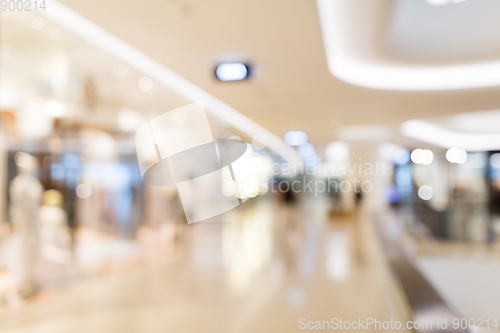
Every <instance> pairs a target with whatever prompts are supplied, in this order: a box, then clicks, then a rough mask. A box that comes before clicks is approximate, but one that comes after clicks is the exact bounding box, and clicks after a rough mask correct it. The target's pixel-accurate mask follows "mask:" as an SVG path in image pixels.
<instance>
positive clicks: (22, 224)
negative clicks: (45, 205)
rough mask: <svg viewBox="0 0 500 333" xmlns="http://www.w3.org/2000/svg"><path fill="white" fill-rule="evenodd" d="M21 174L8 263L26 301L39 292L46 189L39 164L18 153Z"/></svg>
mask: <svg viewBox="0 0 500 333" xmlns="http://www.w3.org/2000/svg"><path fill="white" fill-rule="evenodd" d="M16 165H17V168H18V175H17V176H16V177H15V178H14V179H13V180H12V182H11V183H10V188H9V192H10V209H9V213H10V219H11V223H12V227H13V231H14V234H13V235H12V237H11V240H10V244H9V245H10V246H9V250H10V251H9V252H10V253H8V263H7V267H8V270H9V272H10V273H11V274H12V276H13V278H14V283H15V286H16V288H17V290H18V292H19V294H20V296H21V297H23V298H29V297H31V296H33V295H34V294H35V293H36V291H37V288H36V283H35V265H36V262H37V259H38V252H39V230H38V210H39V208H40V203H41V198H42V193H43V186H42V184H41V183H40V181H39V180H38V179H37V178H36V177H35V175H34V174H35V171H36V168H37V166H38V162H37V160H36V158H35V157H33V156H31V155H30V154H27V153H23V152H19V153H17V154H16Z"/></svg>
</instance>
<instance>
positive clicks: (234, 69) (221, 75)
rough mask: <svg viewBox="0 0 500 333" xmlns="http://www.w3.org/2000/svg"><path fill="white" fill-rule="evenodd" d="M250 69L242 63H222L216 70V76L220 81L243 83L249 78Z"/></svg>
mask: <svg viewBox="0 0 500 333" xmlns="http://www.w3.org/2000/svg"><path fill="white" fill-rule="evenodd" d="M249 74H250V70H249V67H248V66H247V65H245V64H243V63H240V62H233V63H222V64H220V65H218V66H217V68H216V69H215V76H217V78H218V79H219V80H220V81H241V80H245V79H247V78H248V76H249Z"/></svg>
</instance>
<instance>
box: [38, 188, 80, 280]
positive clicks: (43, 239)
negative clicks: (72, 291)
mask: <svg viewBox="0 0 500 333" xmlns="http://www.w3.org/2000/svg"><path fill="white" fill-rule="evenodd" d="M42 201H43V206H42V207H40V209H39V211H38V219H39V225H38V228H39V234H40V260H39V263H38V267H37V268H38V269H37V278H38V280H39V282H40V283H41V284H43V285H44V286H46V287H61V286H65V285H67V284H68V283H69V278H70V273H71V266H70V265H71V259H72V253H71V235H70V232H69V228H68V222H67V221H68V219H67V215H66V212H65V211H64V209H62V208H61V206H62V204H63V195H62V193H61V192H59V191H57V190H47V191H45V192H44V193H43V199H42Z"/></svg>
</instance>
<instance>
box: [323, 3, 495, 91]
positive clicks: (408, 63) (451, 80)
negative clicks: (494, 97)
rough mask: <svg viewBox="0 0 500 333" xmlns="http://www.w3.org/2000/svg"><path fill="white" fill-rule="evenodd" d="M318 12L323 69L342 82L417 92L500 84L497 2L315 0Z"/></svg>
mask: <svg viewBox="0 0 500 333" xmlns="http://www.w3.org/2000/svg"><path fill="white" fill-rule="evenodd" d="M317 5H318V10H319V17H320V23H321V30H322V34H323V42H324V47H325V52H326V56H327V61H328V68H329V70H330V71H331V73H332V74H333V75H335V76H336V77H338V78H339V79H341V80H343V81H346V82H348V83H351V84H354V85H359V86H363V87H367V88H374V89H386V90H418V91H429V90H452V89H473V88H485V87H493V86H499V85H500V76H498V75H497V74H496V73H498V72H499V71H500V47H497V45H500V44H499V42H500V23H499V22H500V21H498V20H497V18H496V17H495V16H494V15H493V14H494V13H498V10H497V9H500V2H498V1H495V0H493V1H492V0H474V1H465V2H460V3H450V4H447V5H443V6H433V5H431V4H430V3H429V2H427V1H423V0H422V1H416V0H391V1H387V0H317ZM410 14H411V15H410ZM408 17H411V19H412V20H411V21H408ZM417 23H419V24H417ZM496 26H498V27H499V28H497V29H495V27H496ZM492 27H493V28H492ZM415 48H417V50H415Z"/></svg>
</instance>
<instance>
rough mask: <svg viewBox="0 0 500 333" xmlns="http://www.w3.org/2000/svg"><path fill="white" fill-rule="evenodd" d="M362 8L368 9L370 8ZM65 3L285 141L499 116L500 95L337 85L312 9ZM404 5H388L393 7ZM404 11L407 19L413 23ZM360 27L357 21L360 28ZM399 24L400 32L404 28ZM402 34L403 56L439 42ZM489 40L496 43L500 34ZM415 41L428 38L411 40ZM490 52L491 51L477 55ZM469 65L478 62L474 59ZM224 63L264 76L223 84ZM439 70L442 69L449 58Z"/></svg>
mask: <svg viewBox="0 0 500 333" xmlns="http://www.w3.org/2000/svg"><path fill="white" fill-rule="evenodd" d="M334 1H335V0H334ZM363 1H365V2H366V4H367V5H368V4H369V1H371V0H363ZM401 1H413V2H418V1H423V0H401ZM474 1H476V0H469V1H468V2H474ZM479 1H482V2H484V3H486V4H487V3H488V1H486V0H479ZM61 2H62V3H63V4H65V5H67V6H68V7H70V8H71V9H73V10H75V11H77V12H78V13H80V14H81V15H83V16H85V17H87V18H88V19H90V20H92V21H93V22H94V23H96V24H98V25H99V26H101V27H102V28H104V29H106V30H108V31H109V32H110V33H112V34H114V35H115V36H117V37H118V38H120V39H122V40H124V41H125V42H127V43H129V44H130V45H132V46H133V47H135V48H137V49H139V50H141V51H142V52H144V53H146V54H148V55H149V56H151V57H152V58H154V59H155V60H157V61H159V62H160V63H162V64H164V65H165V66H166V67H168V68H170V69H171V70H173V71H175V72H176V73H178V74H180V75H182V76H183V77H185V78H186V79H188V80H190V81H191V82H193V83H194V84H196V85H198V86H199V87H201V88H202V89H204V90H206V91H207V92H209V93H211V94H212V95H214V96H216V97H217V98H219V99H221V100H222V101H224V102H226V103H228V104H229V105H230V106H232V107H234V108H235V109H237V110H239V111H240V112H242V113H243V114H245V115H246V116H248V117H250V118H251V119H253V120H255V121H256V122H258V123H259V124H261V125H263V126H264V127H266V128H267V129H269V130H271V131H272V132H274V133H275V134H277V135H279V136H282V135H283V134H284V133H285V132H286V131H288V130H292V129H300V130H305V131H306V132H307V133H308V134H309V137H310V141H311V142H313V143H317V144H324V143H327V142H329V141H331V140H333V139H335V138H336V130H337V129H338V128H339V127H341V126H348V125H366V124H385V125H390V126H393V127H394V131H397V126H399V125H400V124H401V123H402V122H403V121H406V120H408V119H413V118H428V117H433V116H444V115H449V114H454V113H460V112H475V111H484V110H495V109H498V108H500V94H499V92H500V89H499V88H482V89H469V90H452V91H431V92H417V91H390V90H376V89H369V88H362V87H359V86H355V85H351V84H348V83H345V82H343V81H341V80H339V79H337V78H336V77H334V76H333V75H332V74H331V73H330V72H329V70H328V66H327V61H326V57H325V50H324V47H323V42H322V34H321V29H320V22H319V19H318V9H317V5H316V2H314V1H295V2H291V1H284V0H276V1H264V0H255V1H251V2H250V1H234V0H233V1H229V0H206V1H192V0H187V1H186V0H141V1H136V0H121V1H118V0H107V1H105V2H104V1H97V0H87V1H79V0H61ZM358 2H359V1H358ZM397 2H398V1H396V0H394V1H393V0H390V1H389V0H387V1H386V3H389V4H393V5H396V4H397ZM49 4H50V3H49ZM466 4H467V2H465V3H460V4H454V5H447V6H446V7H448V6H462V5H466ZM394 8H397V6H395V7H394ZM403 9H404V8H403ZM403 9H399V11H400V12H402V13H403V14H404V15H408V11H407V10H403ZM444 9H445V7H444V6H436V10H440V11H442V10H444ZM47 10H50V7H49V5H48V6H47ZM417 14H418V13H417ZM460 15H464V13H461V14H460ZM356 20H357V17H352V22H356ZM480 21H481V17H477V20H476V21H475V22H480ZM394 22H395V23H394V24H393V25H392V27H393V28H394V27H398V24H399V25H401V24H402V23H401V22H399V21H397V20H396V21H394ZM398 22H399V23H398ZM469 24H472V23H470V22H469ZM384 26H386V25H384ZM404 27H406V28H405V29H403V28H404ZM404 27H401V29H403V31H402V32H401V33H398V32H395V31H394V30H390V34H389V36H392V37H391V39H390V41H392V45H393V46H394V45H400V46H401V47H400V50H407V49H408V47H409V46H408V47H407V46H405V45H413V44H412V43H402V42H401V40H402V39H401V38H403V37H404V36H408V37H404V38H403V40H404V39H405V38H416V40H415V43H416V44H414V45H427V44H425V43H426V42H427V43H431V42H432V40H430V39H429V40H427V38H426V37H425V36H426V35H428V34H429V31H428V29H427V30H426V29H423V30H422V31H417V30H418V29H417V30H415V29H413V30H412V29H408V26H407V25H405V26H404ZM477 29H479V28H477ZM481 31H482V30H481ZM485 31H487V32H490V33H492V34H495V35H497V34H498V33H497V29H496V30H495V29H488V30H485ZM415 35H416V36H417V37H418V36H420V37H418V38H417V37H412V36H415ZM402 36H403V37H402ZM435 38H436V37H434V39H435ZM488 38H489V39H491V38H493V39H494V38H496V36H490V37H488ZM417 39H418V40H417ZM469 39H470V40H472V41H474V40H475V38H474V36H472V37H469V38H468V39H464V43H465V41H466V40H469ZM370 42H373V41H370ZM419 43H420V44H419ZM422 43H424V44H422ZM476 44H477V42H476ZM483 44H484V43H483ZM483 44H481V45H483ZM450 45H452V44H450ZM474 45H475V44H474ZM403 46H404V47H403ZM464 48H466V46H465V45H464ZM468 50H469V51H470V49H468ZM410 51H411V50H410ZM486 51H488V52H489V51H491V52H497V50H496V49H495V50H486ZM486 51H485V49H484V48H483V49H480V50H479V51H478V52H481V53H482V54H483V53H484V52H486ZM401 52H403V51H401ZM411 53H412V54H414V53H413V51H411ZM441 54H442V53H440V55H441ZM465 56H467V57H471V56H473V55H471V54H470V52H469V53H467V54H464V57H465ZM450 60H451V61H456V59H455V58H454V59H450ZM221 61H245V62H249V63H252V64H254V66H255V69H256V75H255V76H254V77H253V79H251V80H248V81H244V82H232V83H222V82H218V81H217V80H216V79H215V76H214V68H215V65H216V64H217V63H218V62H221ZM412 61H414V62H416V61H422V62H426V61H428V59H426V58H425V57H424V56H421V55H420V59H418V57H415V59H412ZM439 61H440V62H443V61H444V60H443V57H442V56H440V58H439Z"/></svg>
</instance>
